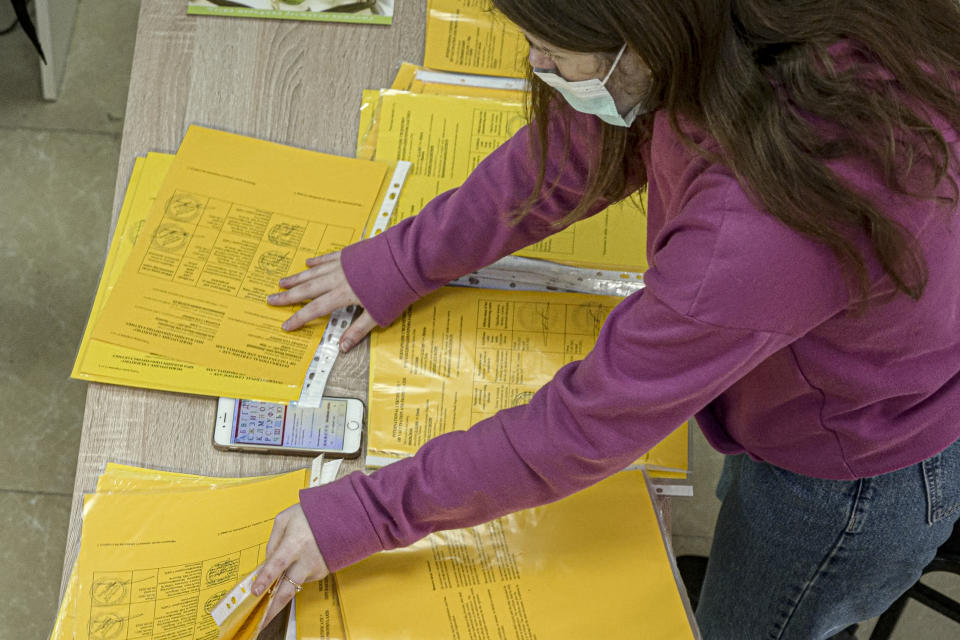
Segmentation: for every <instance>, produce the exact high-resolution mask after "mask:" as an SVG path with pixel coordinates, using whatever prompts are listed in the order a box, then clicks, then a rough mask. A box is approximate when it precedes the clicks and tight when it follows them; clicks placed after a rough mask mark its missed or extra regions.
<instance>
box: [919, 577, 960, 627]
mask: <svg viewBox="0 0 960 640" xmlns="http://www.w3.org/2000/svg"><path fill="white" fill-rule="evenodd" d="M910 597H911V598H913V599H915V600H916V601H917V602H920V603H922V604H925V605H927V606H928V607H930V608H931V609H933V610H934V611H936V612H937V613H939V614H940V615H943V616H946V617H948V618H950V619H951V620H953V621H954V622H960V602H957V601H956V600H954V599H953V598H951V597H949V596H945V595H943V594H942V593H940V592H939V591H937V590H936V589H931V588H930V587H928V586H927V585H925V584H923V583H920V582H918V583H917V584H915V585H913V588H912V589H910Z"/></svg>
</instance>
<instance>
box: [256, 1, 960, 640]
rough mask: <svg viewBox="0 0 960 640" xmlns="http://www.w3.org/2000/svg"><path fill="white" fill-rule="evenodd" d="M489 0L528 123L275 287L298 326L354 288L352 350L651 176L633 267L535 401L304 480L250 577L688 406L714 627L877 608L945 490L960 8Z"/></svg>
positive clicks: (314, 566) (599, 464) (889, 597)
mask: <svg viewBox="0 0 960 640" xmlns="http://www.w3.org/2000/svg"><path fill="white" fill-rule="evenodd" d="M493 4H494V5H496V7H497V8H498V9H499V10H500V11H502V12H503V13H504V14H505V15H506V16H507V17H508V18H509V19H511V20H512V21H514V22H515V23H517V24H518V25H519V26H520V28H521V29H522V30H523V31H524V33H525V34H526V36H527V38H528V40H529V41H530V44H531V50H530V63H531V67H532V68H533V75H532V76H531V84H532V119H533V123H534V124H532V125H531V126H529V127H527V128H525V129H523V130H522V131H521V132H519V133H518V134H517V135H516V136H515V137H514V138H513V139H511V140H510V141H508V142H507V143H506V144H504V145H503V146H502V147H501V148H500V149H498V150H497V151H495V152H494V153H493V154H491V156H490V157H489V158H487V159H486V160H485V161H484V162H483V163H482V164H481V165H480V166H479V167H478V168H477V169H476V170H475V171H474V173H473V174H472V175H471V177H470V178H469V179H468V180H467V181H466V183H465V184H464V185H463V186H462V187H461V188H459V189H457V190H454V191H452V192H448V193H446V194H443V195H441V196H439V197H438V198H437V199H436V200H434V201H433V202H431V203H430V204H429V205H428V206H427V207H426V208H425V209H424V211H423V212H422V213H421V214H420V215H418V216H417V217H416V218H413V219H411V220H407V221H404V222H403V223H401V224H400V225H397V226H396V227H394V228H392V229H390V230H388V231H387V232H386V233H384V234H382V235H380V236H378V237H377V238H374V239H372V240H368V241H364V242H362V243H359V244H357V245H354V246H351V247H348V248H347V249H345V250H344V251H343V252H342V254H340V255H334V256H326V257H321V258H316V259H313V260H311V261H310V262H308V266H309V267H310V268H309V269H308V270H307V271H304V272H303V273H301V274H298V275H295V276H291V277H290V278H286V279H284V280H282V281H281V282H280V285H281V287H283V288H286V289H287V291H286V292H283V293H279V294H275V295H274V296H271V299H270V302H271V304H277V305H287V304H292V303H296V302H301V301H311V302H310V303H309V304H307V305H306V306H305V307H303V309H301V310H300V311H298V312H297V313H296V314H295V315H293V317H292V318H291V319H290V320H288V321H287V322H286V323H285V325H284V328H286V329H288V330H292V329H296V328H297V327H299V326H301V325H302V324H304V323H305V322H307V321H309V320H310V319H312V318H316V317H319V316H322V315H324V314H327V313H329V312H330V311H331V310H333V309H334V308H337V307H340V306H343V305H345V304H349V303H354V302H359V303H361V304H362V305H363V306H364V307H365V312H364V314H363V315H362V316H361V317H360V318H359V319H358V321H357V322H356V323H355V324H354V326H353V327H352V328H351V329H350V331H349V332H348V333H347V335H345V336H344V339H343V341H342V348H343V349H345V350H346V349H349V348H350V347H351V346H352V345H353V344H355V343H356V342H357V341H358V340H359V339H361V338H362V337H363V336H364V335H365V334H366V333H367V332H368V331H369V330H370V329H371V328H372V327H373V326H374V325H375V324H377V323H379V324H381V325H386V324H389V323H390V322H391V321H393V320H394V319H395V318H396V317H397V316H398V315H399V314H400V313H401V311H402V310H403V309H404V308H405V307H406V306H407V305H409V304H410V303H411V302H413V301H414V300H416V299H417V298H418V297H420V296H423V295H425V294H426V293H428V292H430V291H432V290H434V289H435V288H437V287H439V286H441V285H442V284H443V283H445V282H447V281H449V280H450V279H452V278H455V277H457V276H460V275H462V274H464V273H467V272H470V271H472V270H475V269H476V268H478V267H480V266H482V265H485V264H488V263H490V262H493V261H494V260H496V259H497V258H499V257H501V256H503V255H505V254H508V253H511V252H513V251H515V250H516V249H518V248H520V247H522V246H525V245H528V244H531V243H533V242H536V241H538V240H539V239H541V238H543V237H545V236H546V235H548V234H550V233H553V232H556V231H557V230H558V229H559V228H562V227H563V226H565V225H568V224H571V223H572V222H574V221H575V220H577V219H579V218H582V217H584V216H586V215H590V214H592V213H595V212H596V211H598V210H600V209H602V208H603V207H604V206H605V205H606V204H608V203H609V202H611V201H615V200H619V199H621V198H623V197H624V196H625V195H626V194H628V193H630V192H632V191H634V190H635V189H637V188H638V187H640V186H643V185H646V186H647V190H648V194H649V204H648V210H647V217H648V243H647V248H646V249H647V256H648V261H649V264H650V265H651V267H650V270H649V271H648V272H647V274H646V284H647V286H646V289H645V290H643V291H641V292H639V293H636V294H634V295H632V296H630V297H628V298H626V299H625V300H624V301H623V302H622V303H621V304H619V305H618V306H617V308H616V309H615V310H614V311H613V313H611V314H610V316H609V318H608V319H607V321H606V323H605V325H604V328H603V331H602V332H601V334H600V337H599V339H598V341H597V345H596V347H595V349H594V350H593V351H592V352H591V353H590V354H589V355H588V356H587V357H586V358H585V359H584V360H582V361H580V362H576V363H573V364H570V365H568V366H566V367H564V368H563V369H561V370H560V371H559V372H558V373H557V375H556V377H555V378H554V380H553V381H551V382H550V383H549V384H547V385H546V386H545V387H543V389H541V390H540V391H539V392H538V393H537V394H536V395H535V396H534V398H533V399H532V400H531V402H530V404H529V405H527V406H523V407H516V408H513V409H509V410H506V411H502V412H500V413H499V414H497V416H495V417H494V418H491V419H489V420H485V421H483V422H481V423H479V424H477V425H476V426H474V427H473V428H472V429H471V430H470V431H468V432H460V433H453V434H448V435H445V436H442V437H440V438H437V439H435V440H433V441H431V442H429V443H428V444H427V445H426V446H424V447H423V449H422V450H421V451H420V453H419V454H418V455H417V456H416V457H415V458H413V459H410V460H406V461H403V462H400V463H396V464H394V465H391V466H390V467H387V468H385V469H383V470H381V471H379V472H377V473H375V474H373V475H371V476H369V477H366V476H363V475H362V474H353V475H351V476H349V477H348V478H345V479H343V480H341V481H339V482H337V483H334V484H332V485H328V486H326V487H321V488H317V489H309V490H306V491H304V492H303V493H302V494H301V503H300V505H298V506H296V507H294V508H293V509H291V510H288V511H287V512H284V513H283V514H281V515H280V516H279V517H278V519H277V522H276V525H275V529H274V533H273V536H272V538H271V542H270V548H269V549H268V562H267V567H266V569H265V570H264V571H263V572H262V573H261V575H260V577H259V578H258V580H257V584H256V587H257V588H263V587H264V585H265V584H268V583H269V582H270V581H271V580H273V579H275V578H277V577H278V576H280V575H282V574H284V572H285V576H286V579H285V580H281V582H280V591H279V592H278V596H279V597H278V601H277V603H276V606H275V607H274V609H273V611H272V612H271V615H272V614H273V613H275V612H276V610H278V608H279V606H281V605H282V604H285V602H286V601H287V600H288V599H289V598H290V597H291V595H292V593H293V589H294V583H300V582H303V581H305V580H312V579H317V578H320V577H322V576H323V575H325V574H326V572H327V570H328V569H329V570H336V569H339V568H341V567H343V566H346V565H348V564H350V563H352V562H355V561H357V560H360V559H362V558H363V557H365V556H367V555H369V554H371V553H374V552H376V551H379V550H381V549H388V548H393V547H397V546H402V545H407V544H410V543H411V542H413V541H415V540H416V539H418V538H420V537H422V536H424V535H426V534H428V533H430V532H432V531H436V530H439V529H446V528H453V527H463V526H469V525H473V524H476V523H478V522H481V521H486V520H490V519H492V518H495V517H498V516H500V515H502V514H503V513H506V512H510V511H514V510H518V509H523V508H526V507H530V506H533V505H538V504H543V503H545V502H549V501H551V500H556V499H558V498H561V497H563V496H566V495H569V494H570V493H573V492H575V491H578V490H580V489H582V488H584V487H586V486H588V485H590V484H592V483H594V482H597V481H599V480H600V479H602V478H604V477H606V476H608V475H610V474H612V473H614V472H616V471H618V470H619V469H622V468H623V467H624V466H626V465H627V464H628V463H629V462H630V461H632V460H634V459H635V458H637V456H638V455H640V454H641V453H643V452H645V451H646V450H648V449H649V448H650V447H652V446H653V445H654V444H655V443H656V442H658V441H659V440H660V439H662V438H663V437H664V436H666V435H667V434H668V433H669V432H670V431H671V430H672V429H674V428H675V427H676V426H677V425H679V424H681V423H682V422H683V421H684V420H686V419H687V418H688V417H689V416H691V415H694V414H696V417H697V422H698V424H699V426H700V428H701V429H702V430H703V432H704V434H705V435H706V437H707V438H708V440H709V441H710V442H711V444H713V446H715V447H716V448H717V449H718V450H720V451H721V452H723V453H727V454H730V457H729V458H728V460H727V464H726V468H725V472H724V478H723V480H722V482H721V485H722V486H721V487H720V489H719V493H720V494H721V496H722V499H723V506H722V509H721V512H720V516H719V519H718V522H717V525H716V532H715V536H714V546H713V549H712V551H711V556H710V564H709V569H708V575H707V577H706V580H705V584H704V585H703V590H702V594H701V599H700V604H699V606H698V610H697V619H698V622H699V624H700V627H701V630H702V631H703V635H704V637H705V638H707V639H708V640H709V639H713V638H736V639H742V638H767V637H769V638H826V637H829V636H831V635H833V634H836V633H837V632H839V631H841V630H843V629H845V628H846V627H848V626H849V625H851V624H853V623H856V622H857V621H860V620H864V619H867V618H870V617H872V616H875V615H877V614H879V613H880V612H881V611H883V610H884V609H885V608H886V607H887V605H888V604H889V603H891V602H892V601H893V600H894V599H895V598H896V597H897V596H898V595H899V594H900V593H902V592H903V591H904V590H906V589H907V588H908V587H909V586H910V585H911V584H912V583H913V582H914V581H915V580H916V579H917V578H918V577H919V575H920V570H921V569H922V568H923V566H924V565H925V564H926V563H927V562H928V561H929V560H930V559H931V558H932V556H933V554H934V552H935V550H936V548H937V547H938V546H939V545H940V544H941V543H942V542H943V541H944V540H945V539H946V538H947V537H948V535H949V533H950V531H951V528H952V525H953V522H954V521H955V520H956V519H957V517H958V515H960V444H955V443H956V442H957V439H958V436H960V424H958V422H957V420H956V418H955V414H956V413H957V412H958V410H960V287H958V286H957V284H956V283H957V282H960V233H957V230H956V229H955V228H954V227H955V226H956V222H955V217H956V210H957V200H958V198H957V175H958V165H957V150H958V142H957V130H958V129H960V127H958V124H960V102H958V99H957V91H956V89H957V81H958V70H960V38H958V37H957V33H956V29H957V25H960V10H958V6H960V5H958V4H957V3H956V2H955V0H920V1H918V2H912V3H894V2H876V1H875V0H846V1H845V2H835V1H833V0H831V1H827V0H808V1H805V2H793V3H790V2H781V1H775V0H669V1H667V0H597V1H595V2H590V3H587V4H584V3H582V2H579V1H578V0H495V1H494V3H493ZM570 83H575V84H570ZM578 83H579V84H578ZM566 103H569V105H570V106H572V107H574V108H575V109H578V110H579V111H582V113H581V112H578V111H575V110H574V109H571V108H569V106H567V104H566ZM742 454H746V455H742Z"/></svg>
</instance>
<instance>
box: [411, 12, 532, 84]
mask: <svg viewBox="0 0 960 640" xmlns="http://www.w3.org/2000/svg"><path fill="white" fill-rule="evenodd" d="M528 52H529V47H528V45H527V41H526V39H525V38H524V37H523V34H522V33H521V32H520V30H519V29H518V28H517V27H516V25H514V24H513V23H512V22H510V21H509V20H507V19H506V18H505V17H504V16H503V15H502V14H500V13H498V12H495V11H492V10H491V7H490V2H489V0H429V1H428V2H427V35H426V46H425V48H424V53H423V64H424V66H427V67H430V68H432V69H442V70H444V71H458V72H460V73H477V74H484V75H493V76H508V77H513V78H521V77H523V76H524V75H525V74H526V63H525V61H526V58H527V54H528Z"/></svg>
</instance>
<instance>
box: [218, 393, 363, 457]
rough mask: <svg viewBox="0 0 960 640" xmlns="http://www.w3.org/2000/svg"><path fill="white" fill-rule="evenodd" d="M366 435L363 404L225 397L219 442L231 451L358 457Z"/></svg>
mask: <svg viewBox="0 0 960 640" xmlns="http://www.w3.org/2000/svg"><path fill="white" fill-rule="evenodd" d="M362 439H363V402H361V401H360V400H357V399H356V398H324V399H323V402H321V403H320V406H319V407H316V408H313V409H307V408H301V407H297V406H290V405H287V404H280V403H275V402H259V401H254V400H237V399H235V398H220V400H219V402H218V403H217V419H216V424H215V425H214V427H213V446H214V447H216V448H217V449H223V450H226V451H253V452H258V453H283V454H289V455H298V456H316V455H320V454H321V453H323V454H325V455H328V456H333V457H339V458H355V457H357V456H359V455H360V442H361V440H362Z"/></svg>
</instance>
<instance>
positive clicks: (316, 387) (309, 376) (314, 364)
mask: <svg viewBox="0 0 960 640" xmlns="http://www.w3.org/2000/svg"><path fill="white" fill-rule="evenodd" d="M409 171H410V163H409V162H398V163H397V168H396V169H395V170H394V172H393V177H392V178H391V180H390V186H389V188H388V189H387V193H386V195H385V196H384V198H383V202H382V203H381V204H380V211H379V212H378V214H377V218H376V223H375V224H374V227H375V228H376V226H377V225H378V224H380V222H381V220H384V219H385V220H386V222H385V223H384V224H383V227H382V228H381V229H380V231H383V229H385V228H386V224H387V223H389V222H390V216H392V215H393V211H394V209H396V207H397V197H398V196H399V194H400V189H401V188H403V182H404V180H406V179H407V173H409ZM377 233H379V231H378V232H377ZM371 235H373V234H371ZM356 309H357V307H356V306H354V305H350V306H348V307H343V308H342V309H337V310H336V311H334V312H333V313H331V314H330V321H329V322H328V323H327V328H326V329H325V330H324V332H323V337H321V338H320V344H319V345H317V350H316V352H314V354H313V359H312V360H311V361H310V366H309V367H308V368H307V373H306V375H305V376H304V378H303V387H302V389H301V391H300V399H299V400H297V402H292V403H290V404H291V405H298V406H301V407H307V408H313V407H319V406H320V402H321V401H322V400H323V390H324V389H325V388H326V386H327V379H328V378H329V377H330V372H331V371H333V364H334V363H335V362H336V361H337V355H339V353H340V338H342V337H343V334H344V333H345V332H346V330H347V327H349V326H350V323H351V322H353V314H354V312H355V311H356Z"/></svg>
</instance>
